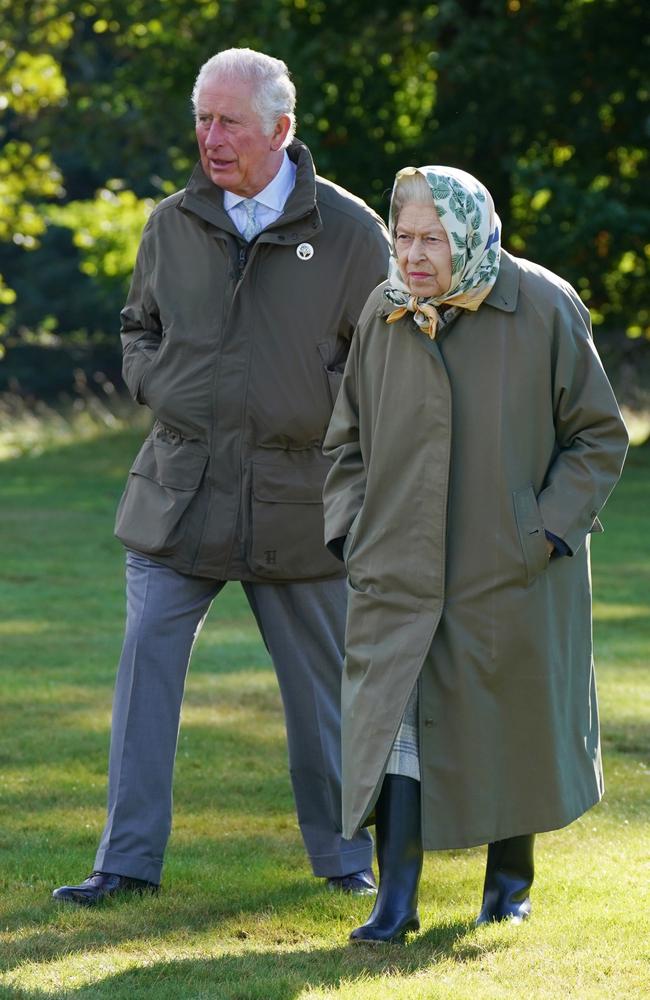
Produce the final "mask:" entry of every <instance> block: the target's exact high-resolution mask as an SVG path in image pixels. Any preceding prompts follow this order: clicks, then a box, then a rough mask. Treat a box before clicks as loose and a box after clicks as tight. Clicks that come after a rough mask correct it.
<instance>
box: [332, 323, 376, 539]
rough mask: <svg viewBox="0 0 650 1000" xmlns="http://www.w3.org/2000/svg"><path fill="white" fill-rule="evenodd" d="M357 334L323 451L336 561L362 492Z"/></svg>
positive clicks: (364, 489) (362, 470) (363, 465)
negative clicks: (326, 460)
mask: <svg viewBox="0 0 650 1000" xmlns="http://www.w3.org/2000/svg"><path fill="white" fill-rule="evenodd" d="M358 373H359V334H358V332H357V333H356V334H355V335H354V337H353V338H352V345H351V348H350V353H349V355H348V360H347V363H346V366H345V372H344V375H343V381H342V383H341V388H340V390H339V394H338V396H337V399H336V404H335V406H334V411H333V413H332V419H331V421H330V425H329V428H328V431H327V434H326V436H325V442H324V445H323V451H324V453H325V455H326V456H327V457H328V458H331V459H332V462H333V464H332V467H331V468H330V470H329V472H328V474H327V478H326V480H325V486H324V488H323V505H324V513H325V544H326V545H327V547H328V549H329V550H330V552H332V554H333V555H335V556H336V557H337V558H338V559H343V545H344V543H345V539H346V537H347V534H348V531H349V530H350V525H351V524H352V522H353V521H354V519H355V517H356V516H357V514H358V513H359V511H360V510H361V506H362V504H363V498H364V495H365V491H366V467H365V463H364V459H363V454H362V451H361V442H360V439H359V402H358V392H359V382H358Z"/></svg>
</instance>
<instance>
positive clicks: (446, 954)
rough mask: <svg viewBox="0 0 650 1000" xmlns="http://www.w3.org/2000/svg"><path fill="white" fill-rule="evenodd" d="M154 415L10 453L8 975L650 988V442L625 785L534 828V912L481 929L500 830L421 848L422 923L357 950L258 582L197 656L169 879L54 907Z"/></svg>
mask: <svg viewBox="0 0 650 1000" xmlns="http://www.w3.org/2000/svg"><path fill="white" fill-rule="evenodd" d="M139 437H140V435H139V434H136V433H135V432H120V433H113V434H104V435H103V436H100V437H97V438H95V439H92V440H85V441H81V442H79V441H77V442H75V441H74V440H72V439H71V440H70V441H69V443H67V444H65V445H63V446H61V445H59V446H57V445H51V446H50V447H49V448H48V449H46V450H45V451H44V452H43V453H42V454H40V455H38V456H36V455H31V456H30V455H25V456H23V457H16V458H10V459H7V460H6V461H4V462H2V463H0V497H1V508H0V510H1V516H0V552H1V561H0V600H1V608H2V615H1V618H0V649H1V656H0V941H1V945H0V997H5V996H6V997H14V998H17V1000H20V998H25V1000H27V998H34V1000H36V998H38V1000H41V998H48V997H74V998H79V1000H81V998H90V997H92V998H102V997H109V996H110V997H111V998H114V1000H122V998H125V1000H126V998H128V1000H137V998H141V997H155V998H156V1000H167V998H169V1000H172V998H174V1000H176V998H192V1000H193V998H196V1000H198V998H215V1000H254V998H256V1000H306V998H309V1000H316V998H318V1000H325V998H334V997H336V998H340V1000H371V998H372V1000H376V998H381V1000H383V998H388V1000H392V998H399V1000H407V998H408V1000H418V998H448V1000H470V998H471V1000H474V998H480V1000H482V998H486V1000H487V998H495V1000H496V998H499V1000H501V998H515V997H516V998H517V1000H519V998H520V997H527V998H544V1000H546V998H577V1000H590V998H608V1000H609V998H625V1000H633V998H634V1000H636V998H641V997H643V996H645V995H648V993H649V992H650V964H649V962H650V899H649V897H648V884H649V883H650V836H649V832H648V830H649V824H648V820H649V819H650V806H649V798H650V794H649V793H650V757H649V753H648V751H649V749H650V700H649V699H650V696H649V688H650V685H649V683H648V682H649V680H650V672H649V669H648V660H649V654H650V546H649V545H648V542H647V531H648V528H647V520H648V509H649V501H650V451H649V449H648V448H644V449H637V450H635V451H634V452H633V453H632V455H631V457H630V460H629V463H628V467H627V470H626V473H625V476H624V479H623V482H622V483H621V485H620V487H619V489H618V490H617V492H616V494H615V496H614V497H613V498H612V501H611V502H610V504H609V506H608V508H607V510H606V512H605V515H604V521H605V525H606V529H607V530H606V533H605V535H604V536H602V538H601V537H599V538H596V539H595V541H594V545H593V554H594V588H595V593H596V598H597V600H596V604H595V615H596V648H597V654H598V656H597V658H598V668H599V682H600V696H601V710H602V723H603V742H604V748H605V769H606V779H607V795H606V798H605V800H604V802H603V803H602V804H601V805H600V806H598V807H597V808H596V809H594V810H592V811H591V812H589V813H588V814H586V815H585V816H584V817H583V818H582V819H581V820H579V821H578V822H577V823H575V824H573V825H572V826H571V827H569V828H568V829H566V830H561V831H557V832H555V833H551V834H546V835H544V836H541V837H540V838H539V840H538V851H537V862H538V864H537V878H536V882H535V888H534V897H533V918H532V919H531V920H530V921H529V922H528V924H526V925H524V926H522V927H520V928H513V927H510V926H502V925H498V926H497V925H494V926H490V927H484V928H481V929H475V928H474V926H473V918H474V916H475V914H476V912H477V908H478V904H479V901H480V893H481V884H482V876H483V863H484V851H483V850H482V849H478V850H471V851H456V852H445V853H439V854H429V855H427V858H426V861H425V869H424V876H423V884H422V892H421V907H420V912H421V917H422V923H423V931H422V933H421V934H420V935H418V936H414V937H412V938H410V939H409V940H408V942H407V943H406V944H405V945H394V946H391V947H389V948H387V949H385V950H380V951H373V950H370V949H367V948H356V949H354V948H351V947H349V946H348V945H347V943H346V941H347V935H348V933H349V930H350V929H351V928H352V927H353V926H355V925H356V924H357V923H358V922H361V921H362V920H363V919H365V916H366V915H367V912H368V909H369V905H368V901H367V900H363V899H360V900H359V899H357V900H350V899H346V898H341V897H334V896H331V895H330V894H328V893H327V892H326V891H325V889H324V888H323V884H322V882H320V881H318V880H316V879H314V878H312V877H311V874H310V870H309V867H308V865H307V862H306V860H305V857H304V852H303V849H302V844H301V841H300V837H299V834H298V831H297V828H296V822H295V818H294V813H293V808H292V799H291V792H290V787H289V782H288V777H287V774H286V753H285V746H284V732H283V721H282V713H281V706H280V701H279V696H278V692H277V688H276V684H275V679H274V675H273V672H272V669H271V667H270V664H269V660H268V657H267V655H266V652H265V650H264V648H263V646H262V645H261V643H260V641H259V639H258V636H257V634H256V631H255V628H254V625H253V623H252V620H251V616H250V614H249V612H248V610H247V609H246V606H245V603H244V601H243V599H242V595H241V590H240V588H239V587H237V586H236V585H230V586H228V587H227V588H226V590H225V591H224V593H223V595H222V597H221V598H220V599H219V600H218V602H217V604H216V605H215V607H214V609H213V611H212V615H211V618H210V620H209V622H208V625H207V626H206V628H205V630H204V633H203V635H202V637H201V641H200V643H199V646H198V648H197V650H196V653H195V657H194V660H193V664H192V669H191V671H190V679H189V681H188V687H187V696H186V700H185V707H184V713H183V726H182V730H181V738H180V744H179V754H178V765H177V774H176V778H177V780H176V792H175V826H174V831H173V834H172V839H171V842H170V846H169V851H168V855H167V864H166V868H165V874H164V889H163V891H162V892H161V894H160V895H159V896H158V897H157V898H148V899H143V900H137V899H122V900H119V901H111V902H109V903H108V904H107V905H105V906H103V907H101V908H96V909H94V910H79V909H76V908H67V907H60V906H57V905H55V904H54V903H52V902H51V900H50V891H51V889H52V888H53V887H54V886H56V885H59V884H61V883H62V882H65V881H70V880H77V879H80V878H83V877H84V876H85V875H86V874H87V873H88V871H89V869H90V866H91V864H92V859H93V856H94V851H95V848H96V844H97V839H98V836H99V833H100V831H101V827H102V825H103V818H104V800H105V771H106V757H107V747H108V734H109V718H110V700H111V691H112V683H113V675H114V669H115V663H116V660H117V656H118V653H119V647H120V642H121V629H122V616H123V603H124V595H123V579H122V560H123V557H122V551H121V548H120V546H119V545H118V544H117V542H115V541H114V540H113V539H112V536H111V530H112V519H113V513H114V509H115V505H116V502H117V499H118V496H119V493H120V490H121V488H122V484H123V480H124V477H125V472H126V469H127V468H128V465H129V462H130V460H131V457H132V455H133V454H134V452H135V450H136V448H137V443H138V440H139Z"/></svg>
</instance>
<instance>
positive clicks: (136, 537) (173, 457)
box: [115, 432, 208, 555]
mask: <svg viewBox="0 0 650 1000" xmlns="http://www.w3.org/2000/svg"><path fill="white" fill-rule="evenodd" d="M207 461H208V452H207V449H206V447H205V445H203V444H201V443H200V442H197V441H187V440H185V439H184V438H182V437H181V436H180V435H177V434H176V435H162V436H160V435H157V434H156V433H155V432H154V433H153V434H151V435H149V437H148V438H147V439H146V441H145V442H144V444H143V445H142V448H141V449H140V451H139V453H138V455H137V457H136V459H135V462H134V463H133V465H132V466H131V471H130V473H129V478H128V481H127V484H126V489H125V491H124V493H123V495H122V499H121V500H120V504H119V507H118V509H117V516H116V519H115V534H116V536H117V537H118V538H119V539H120V541H121V542H122V543H123V544H124V545H126V546H127V547H128V548H132V549H135V550H136V551H137V552H145V553H147V554H149V555H169V554H170V553H171V552H172V551H173V549H174V547H175V546H176V545H177V544H178V542H179V540H180V537H181V527H180V521H181V519H182V517H183V514H184V513H185V511H186V510H187V508H188V507H189V505H190V503H191V502H192V499H193V498H194V497H195V495H196V493H197V492H198V489H199V487H200V485H201V481H202V479H203V474H204V472H205V467H206V465H207Z"/></svg>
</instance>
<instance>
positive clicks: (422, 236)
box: [395, 202, 451, 298]
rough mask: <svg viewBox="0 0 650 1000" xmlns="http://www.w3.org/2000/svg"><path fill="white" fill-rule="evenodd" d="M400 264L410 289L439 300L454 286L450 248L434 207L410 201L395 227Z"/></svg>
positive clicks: (396, 249)
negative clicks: (452, 284)
mask: <svg viewBox="0 0 650 1000" xmlns="http://www.w3.org/2000/svg"><path fill="white" fill-rule="evenodd" d="M395 252H396V254H397V263H398V264H399V269H400V272H401V274H402V277H403V278H404V281H405V282H406V286H407V288H408V290H409V291H410V292H411V293H412V294H413V295H417V296H419V297H422V298H424V297H429V296H432V297H437V296H439V295H444V293H445V292H448V291H449V287H450V285H451V249H450V247H449V240H448V239H447V234H446V232H445V230H444V227H443V225H442V223H441V222H440V219H439V218H438V213H437V212H436V210H435V208H434V206H433V205H420V204H418V203H416V202H408V203H407V204H406V205H405V206H404V208H403V209H402V211H401V212H400V214H399V218H398V220H397V225H396V227H395Z"/></svg>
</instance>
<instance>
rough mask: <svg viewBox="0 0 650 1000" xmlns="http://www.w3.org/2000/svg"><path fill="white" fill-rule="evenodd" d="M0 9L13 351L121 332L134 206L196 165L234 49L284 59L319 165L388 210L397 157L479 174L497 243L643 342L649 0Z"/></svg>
mask: <svg viewBox="0 0 650 1000" xmlns="http://www.w3.org/2000/svg"><path fill="white" fill-rule="evenodd" d="M0 16H1V17H2V37H1V38H0V79H1V80H2V84H1V86H0V103H1V104H2V105H3V106H4V109H5V115H4V120H3V123H2V125H1V126H0V128H1V135H2V139H3V150H2V154H1V155H0V195H2V196H3V197H2V204H3V208H2V209H1V210H0V241H5V242H4V244H2V243H1V242H0V271H2V273H4V274H5V276H8V275H10V277H7V284H5V285H3V284H0V306H2V305H3V304H4V308H5V313H4V318H3V322H4V324H5V326H6V327H7V329H8V330H9V333H10V335H11V336H10V342H13V343H16V342H17V341H18V340H20V339H21V338H22V339H23V340H24V339H25V337H26V336H27V335H29V336H31V337H34V335H38V336H40V337H41V338H43V337H50V338H51V337H52V336H53V335H54V336H56V337H57V338H59V340H60V341H63V342H65V341H68V342H70V341H75V342H95V343H96V342H99V341H101V340H102V339H103V338H104V339H107V340H110V342H111V344H114V343H115V342H116V338H115V332H114V331H115V327H116V318H117V314H118V311H119V308H120V305H121V302H122V300H123V297H124V294H125V286H126V284H127V282H128V276H129V273H130V270H131V267H132V263H133V257H134V254H135V249H136V246H137V241H138V234H139V230H140V228H141V225H142V223H143V221H144V219H145V217H146V213H147V211H148V210H149V209H150V207H151V205H152V203H153V201H154V200H155V199H157V198H159V197H161V196H162V195H164V194H166V193H168V192H170V191H171V190H174V189H175V188H176V187H178V186H182V184H183V183H184V182H185V180H186V177H187V175H188V173H189V171H190V169H191V167H192V165H193V162H194V160H195V140H194V136H193V126H192V120H191V108H190V102H189V95H190V92H191V89H192V85H193V81H194V77H195V74H196V71H197V69H198V67H199V66H200V64H201V63H202V62H203V61H204V60H205V59H207V58H208V57H209V56H210V55H211V54H212V53H213V51H215V50H216V49H218V48H224V47H227V46H229V45H250V46H251V47H253V48H258V49H263V50H264V51H268V52H270V53H272V54H274V55H277V56H279V57H281V58H284V59H285V60H286V62H287V64H288V65H289V67H290V68H291V70H292V73H293V76H294V79H295V81H296V85H297V88H298V95H299V103H298V117H299V135H300V137H301V138H303V139H304V140H305V141H306V142H308V144H309V145H310V146H311V148H312V150H313V152H314V154H315V159H316V162H317V165H318V168H319V170H320V172H321V173H323V174H325V175H326V176H328V177H330V178H332V179H333V180H335V181H338V182H340V183H342V184H344V185H345V186H346V187H348V188H350V189H352V190H353V191H356V192H357V193H358V194H360V195H361V196H362V197H364V198H366V199H367V200H368V201H370V202H371V203H372V204H373V205H374V206H375V207H376V208H377V209H378V210H379V211H380V212H381V213H382V214H384V215H385V213H386V209H387V205H388V193H389V191H390V187H391V184H392V179H393V177H394V174H395V171H396V170H397V169H398V168H399V167H402V166H404V165H406V164H407V163H415V164H424V163H429V162H438V163H441V162H449V163H453V164H456V165H458V166H462V167H464V168H465V169H468V170H470V171H472V172H474V173H476V174H477V175H478V176H479V177H480V178H481V179H482V180H483V181H484V182H485V183H486V184H487V185H488V187H489V188H490V189H491V190H492V191H493V193H494V196H495V201H496V203H497V208H498V211H499V214H500V215H501V217H502V220H503V229H504V238H505V245H506V246H508V247H509V248H511V249H513V250H514V251H515V252H516V253H520V254H522V255H524V256H529V257H531V258H533V259H535V260H538V261H539V262H540V263H543V264H546V265H547V266H549V267H551V268H552V269H553V270H555V271H559V272H560V273H562V274H563V275H564V276H565V277H567V278H568V279H569V280H570V281H571V282H572V283H573V284H574V285H575V286H576V287H577V288H578V289H579V291H580V294H581V295H582V296H583V298H584V300H585V301H586V302H587V304H588V305H589V307H590V309H591V310H592V315H593V318H594V321H595V323H596V324H600V325H601V326H602V327H603V328H608V329H619V330H627V332H628V334H630V335H632V336H637V337H649V338H650V313H649V310H648V305H647V301H646V296H645V294H644V290H643V289H644V282H645V280H646V279H647V272H648V256H649V255H650V249H649V247H650V244H649V243H648V240H647V236H646V235H645V234H647V232H648V222H650V197H649V195H648V184H647V179H648V178H647V163H648V159H647V149H646V140H647V137H646V136H645V135H644V122H645V121H647V104H648V99H649V91H650V88H649V86H648V80H647V75H646V74H645V72H644V70H643V67H644V65H647V54H646V61H645V62H644V58H643V57H644V46H645V49H646V50H647V47H648V34H647V29H646V17H645V5H644V3H643V2H642V0H439V2H438V3H429V2H416V3H409V2H406V3H405V4H403V5H395V4H392V3H389V2H382V0H378V2H374V3H371V2H370V0H357V2H355V3H350V2H349V0H328V2H325V0H256V2H252V0H238V2H235V0H220V2H217V0H101V2H100V0H82V2H81V3H78V4H75V5H70V4H68V3H66V2H64V0H39V2H35V0H31V2H30V0H0ZM26 251H27V252H26ZM53 275H56V281H54V280H53V279H52V276H53ZM8 286H11V287H10V288H9V287H8ZM72 287H74V289H75V294H74V300H73V301H72V302H71V297H70V289H71V288H72ZM10 300H11V301H10Z"/></svg>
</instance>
